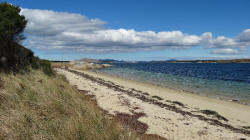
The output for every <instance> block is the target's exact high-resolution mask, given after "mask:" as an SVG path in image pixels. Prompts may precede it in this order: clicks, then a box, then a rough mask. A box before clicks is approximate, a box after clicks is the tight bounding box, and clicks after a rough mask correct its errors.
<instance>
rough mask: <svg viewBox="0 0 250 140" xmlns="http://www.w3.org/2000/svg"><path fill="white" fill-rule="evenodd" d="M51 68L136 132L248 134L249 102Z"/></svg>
mask: <svg viewBox="0 0 250 140" xmlns="http://www.w3.org/2000/svg"><path fill="white" fill-rule="evenodd" d="M56 71H57V72H58V73H59V74H62V75H65V77H66V78H67V80H68V81H69V82H70V84H71V85H73V86H76V87H77V88H78V90H81V91H84V93H86V94H89V95H93V96H94V98H95V100H96V101H97V104H98V106H99V107H100V108H102V109H103V110H105V111H106V112H107V114H110V115H112V116H114V117H116V118H117V119H118V120H119V117H120V118H123V119H120V120H121V121H122V122H123V123H125V124H126V125H130V126H131V125H132V128H133V129H135V130H136V131H138V133H145V134H154V135H158V136H161V137H162V138H166V139H205V140H207V139H232V140H235V139H250V106H247V105H242V104H238V103H235V102H230V101H224V100H219V99H214V98H208V97H204V96H199V95H197V94H192V93H188V92H185V91H182V90H174V89H169V88H165V87H160V86H156V85H152V84H148V83H144V82H138V81H133V80H128V79H123V78H120V77H115V76H111V75H108V74H104V73H100V72H93V71H80V70H75V69H60V68H57V69H56ZM131 118H132V119H131ZM130 122H133V124H137V125H133V124H131V123H130Z"/></svg>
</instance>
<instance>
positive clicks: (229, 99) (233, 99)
mask: <svg viewBox="0 0 250 140" xmlns="http://www.w3.org/2000/svg"><path fill="white" fill-rule="evenodd" d="M89 72H93V73H99V74H102V75H106V76H111V77H115V78H119V79H124V80H128V81H133V82H138V83H144V84H147V85H153V86H155V87H159V88H166V89H169V90H174V91H177V92H184V93H186V94H193V95H198V96H202V97H207V98H211V99H216V100H221V101H225V102H233V103H236V104H241V105H247V106H250V103H248V102H244V101H241V100H240V99H236V98H230V97H225V96H221V95H220V96H215V94H214V95H212V96H210V95H208V94H199V92H194V91H189V90H186V89H179V88H177V87H171V86H169V85H168V86H164V85H161V84H154V83H152V82H147V81H142V80H137V79H132V78H125V77H122V76H118V75H115V74H110V73H107V72H102V71H98V70H90V71H89Z"/></svg>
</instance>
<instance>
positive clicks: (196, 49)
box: [7, 0, 250, 60]
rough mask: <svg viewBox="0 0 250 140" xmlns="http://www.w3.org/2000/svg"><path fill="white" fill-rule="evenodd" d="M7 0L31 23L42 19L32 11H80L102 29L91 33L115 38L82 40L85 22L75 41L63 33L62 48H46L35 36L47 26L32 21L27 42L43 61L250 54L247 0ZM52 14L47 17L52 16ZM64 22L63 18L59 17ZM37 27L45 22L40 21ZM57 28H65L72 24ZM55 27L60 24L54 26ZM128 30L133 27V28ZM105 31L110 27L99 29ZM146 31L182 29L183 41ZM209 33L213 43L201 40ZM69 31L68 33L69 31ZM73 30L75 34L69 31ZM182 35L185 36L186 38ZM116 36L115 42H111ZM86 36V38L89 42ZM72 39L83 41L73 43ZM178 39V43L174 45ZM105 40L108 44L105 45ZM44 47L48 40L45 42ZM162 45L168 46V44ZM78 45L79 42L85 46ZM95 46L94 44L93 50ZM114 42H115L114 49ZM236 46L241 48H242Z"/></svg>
mask: <svg viewBox="0 0 250 140" xmlns="http://www.w3.org/2000/svg"><path fill="white" fill-rule="evenodd" d="M7 2H10V3H12V4H15V5H19V6H20V7H22V8H25V9H26V12H24V15H25V16H26V15H27V17H28V19H29V21H31V22H33V21H34V22H33V23H43V22H42V21H41V22H40V21H37V19H36V17H35V16H34V14H32V13H36V14H37V13H42V14H46V15H47V14H54V13H45V12H44V10H51V11H52V12H57V13H58V12H59V13H60V12H64V13H65V12H66V13H69V15H67V17H69V16H71V15H70V14H81V15H82V16H85V17H87V18H88V19H87V21H86V19H83V20H81V21H76V22H88V23H91V24H95V28H96V27H97V28H98V29H97V32H98V33H97V34H95V35H93V33H91V35H93V37H96V36H98V37H100V38H101V39H102V36H106V34H107V33H108V34H111V37H112V39H111V40H110V39H108V40H103V42H100V41H98V40H93V41H92V39H91V38H87V39H86V38H83V39H82V40H80V39H81V38H80V35H81V36H84V35H85V33H86V32H87V31H86V28H88V26H86V28H84V31H82V32H81V33H79V32H77V35H78V36H76V34H70V35H71V37H72V38H73V37H75V38H74V39H72V40H70V39H69V36H67V39H65V38H64V39H62V37H60V39H61V40H59V41H58V43H59V44H60V43H61V44H60V46H55V44H51V46H54V48H53V47H52V48H49V49H48V48H46V47H42V46H45V44H39V43H38V42H37V41H41V40H40V39H37V38H38V37H39V38H42V37H44V36H46V35H47V34H46V33H42V31H44V29H43V30H41V31H39V34H38V33H36V34H35V33H34V31H36V32H38V29H34V27H32V28H31V25H29V24H28V27H27V28H28V29H27V33H26V34H27V38H28V39H27V40H26V41H25V42H24V44H25V45H27V46H28V47H29V48H31V49H32V50H33V51H34V52H35V54H36V55H38V56H39V57H41V58H45V59H53V60H72V59H79V58H82V57H90V58H113V59H119V60H120V59H123V60H165V59H171V58H179V59H211V58H214V59H229V58H249V57H250V51H249V49H248V48H249V45H250V43H249V42H250V34H249V33H250V31H248V30H247V29H250V18H249V17H250V8H249V7H250V1H249V0H105V1H104V0H99V1H98V0H89V1H87V0H70V1H62V0H53V1H52V0H36V1H34V0H9V1H7ZM32 9H38V10H40V11H32ZM42 14H39V15H42ZM59 16H62V15H56V14H54V17H55V18H57V17H58V19H60V18H59ZM72 16H75V15H72ZM50 18H51V17H50ZM50 18H48V19H44V20H49V19H50ZM91 19H98V20H100V21H98V22H96V21H91ZM58 21H59V20H58ZM60 22H63V21H62V20H60ZM104 22H105V23H104ZM44 23H46V22H44ZM53 23H55V24H56V23H57V22H55V21H53ZM77 25H79V24H77ZM85 25H86V24H81V26H85ZM36 26H38V25H36ZM39 26H43V25H41V24H39ZM44 26H45V25H44ZM99 26H104V27H99ZM46 27H47V25H46ZM58 27H62V28H63V27H68V26H58ZM70 27H71V26H70ZM91 27H92V26H91ZM51 28H52V27H51ZM53 28H56V26H55V27H53ZM45 29H46V28H45ZM119 29H123V30H119ZM130 29H133V30H134V31H129V30H130ZM60 30H62V32H60V33H65V32H66V31H65V30H66V29H65V30H63V29H60ZM103 30H110V31H107V32H106V31H105V32H101V33H100V32H99V31H103ZM145 31H152V32H154V33H156V34H157V33H158V32H171V33H169V34H171V35H173V36H175V37H176V35H175V34H176V33H175V32H174V33H173V31H180V32H181V35H178V36H177V37H176V39H178V38H180V40H181V39H182V41H180V42H178V41H176V40H175V38H172V37H171V38H170V39H169V38H166V37H164V35H166V34H161V35H155V36H154V37H153V38H155V37H156V38H157V39H158V40H159V41H163V42H162V43H161V44H158V43H157V42H154V41H152V39H149V40H150V41H151V42H150V41H149V40H145V38H146V39H148V38H149V37H145V36H150V37H152V36H151V34H149V33H145ZM91 32H92V30H91ZM93 32H95V33H96V29H95V30H93ZM114 32H115V33H114ZM120 32H121V33H120ZM134 32H135V33H134ZM207 32H209V33H211V34H212V39H210V40H211V41H209V44H207V43H203V42H204V37H203V36H202V34H204V33H207ZM67 33H69V32H68V30H67ZM70 33H73V32H72V31H70ZM74 33H76V32H74ZM124 33H125V34H126V35H128V36H132V35H130V34H133V35H134V34H136V35H135V37H138V38H139V41H138V40H136V41H135V43H130V42H129V41H130V40H131V39H130V38H126V39H124ZM120 34H122V39H121V40H120V38H119V37H118V41H117V38H116V36H119V35H120ZM137 34H138V35H137ZM141 34H143V35H141ZM178 34H179V33H178ZM183 34H185V35H187V36H183ZM50 35H51V34H50ZM67 35H69V34H67ZM167 35H168V34H167ZM192 35H194V36H197V38H195V39H193V37H191V38H190V36H192ZM48 36H49V35H48ZM54 36H55V35H54ZM218 36H224V37H225V38H217V37H218ZM239 36H240V37H239ZM76 37H77V39H76ZM114 37H115V39H116V40H113V38H114ZM50 38H51V36H50ZM242 38H244V40H247V41H244V43H242V41H239V40H242ZM56 39H59V37H57V38H55V39H54V40H55V41H57V40H56ZM164 39H165V40H164ZM190 39H192V41H187V40H190ZM62 40H70V41H69V42H63V45H62ZM85 40H87V42H86V41H85ZM88 40H91V42H88ZM173 40H174V41H173ZM42 41H46V37H44V38H43V40H42ZM73 41H77V42H79V43H78V44H73V45H72V42H73ZM119 41H120V42H119ZM126 41H128V42H126ZM183 41H184V42H183ZM30 42H32V43H30ZM173 42H174V43H173ZM176 42H177V44H175V43H176ZM190 42H191V43H190ZM105 43H106V45H104V44H105ZM67 44H68V45H69V44H71V46H75V47H72V48H69V47H68V46H66V45H67ZM155 44H157V47H151V46H150V45H152V46H155ZM170 44H173V46H178V47H177V49H176V47H172V46H170ZM46 45H50V44H49V43H47V44H46ZM77 45H78V46H77ZM98 45H99V46H98ZM140 45H142V46H143V47H141V46H140ZM164 45H166V46H168V47H164ZM62 46H63V47H62ZM79 46H81V48H80V47H79ZM91 46H93V47H92V48H91ZM110 46H113V47H112V49H111V48H110ZM159 46H160V47H159ZM179 46H180V47H179ZM191 46H192V47H191ZM238 46H241V47H240V48H239V47H238ZM58 48H60V49H58ZM83 48H84V49H83ZM98 48H105V49H104V50H103V51H100V52H94V51H93V50H94V49H98ZM114 48H115V51H114ZM131 48H132V49H131ZM134 48H135V49H134ZM149 48H150V49H149ZM80 50H83V51H80ZM89 50H91V51H89ZM100 50H101V49H100ZM109 50H110V51H109ZM117 50H118V51H117Z"/></svg>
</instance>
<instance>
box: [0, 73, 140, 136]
mask: <svg viewBox="0 0 250 140" xmlns="http://www.w3.org/2000/svg"><path fill="white" fill-rule="evenodd" d="M0 77H1V79H2V81H3V82H1V83H0V84H3V85H2V87H3V88H1V89H0V100H4V104H0V139H60V140H64V139H67V140H70V139H72V140H73V139H74V140H75V139H95V140H102V139H107V140H117V139H125V140H126V139H136V136H135V134H134V133H133V132H130V131H129V130H124V129H121V127H120V126H119V124H118V123H117V122H115V121H113V120H109V119H106V118H105V116H104V115H103V113H102V112H101V111H100V110H99V109H98V108H97V107H96V105H95V104H93V103H92V102H91V101H90V100H88V99H87V97H85V96H84V94H82V93H80V92H79V91H77V90H76V89H75V88H73V87H72V86H70V85H69V84H68V83H67V81H66V80H65V78H64V77H63V76H60V75H56V76H52V77H49V76H47V75H45V74H44V73H43V72H41V71H38V70H36V71H35V70H31V72H30V73H26V74H22V75H21V74H17V75H16V76H14V75H5V74H0ZM2 97H3V98H2ZM1 102H2V101H1Z"/></svg>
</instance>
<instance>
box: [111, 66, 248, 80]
mask: <svg viewBox="0 0 250 140" xmlns="http://www.w3.org/2000/svg"><path fill="white" fill-rule="evenodd" d="M115 65H116V67H121V68H130V69H135V70H142V71H148V72H157V73H164V74H173V75H179V76H188V77H197V78H203V79H211V80H213V79H218V80H229V81H239V82H246V83H250V63H166V62H165V63H164V62H154V63H152V62H151V63H150V62H141V63H124V64H123V63H120V64H115Z"/></svg>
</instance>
